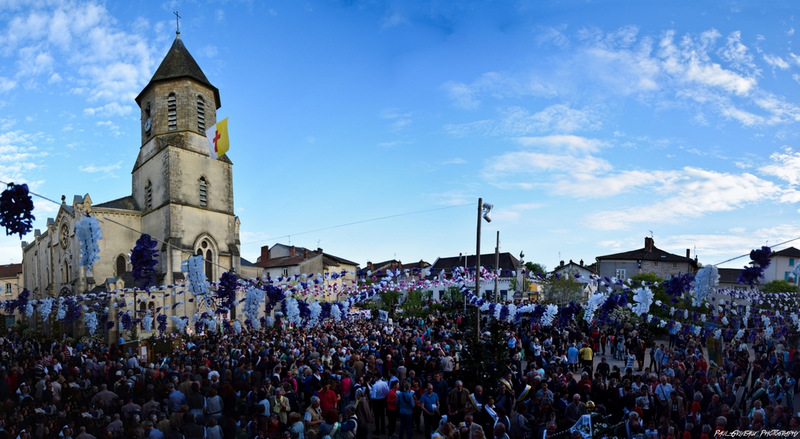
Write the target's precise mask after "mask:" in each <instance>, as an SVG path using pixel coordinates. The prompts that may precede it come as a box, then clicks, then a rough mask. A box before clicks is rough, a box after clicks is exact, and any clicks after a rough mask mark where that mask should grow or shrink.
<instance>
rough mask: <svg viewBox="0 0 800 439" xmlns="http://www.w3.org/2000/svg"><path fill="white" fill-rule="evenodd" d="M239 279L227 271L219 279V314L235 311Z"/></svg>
mask: <svg viewBox="0 0 800 439" xmlns="http://www.w3.org/2000/svg"><path fill="white" fill-rule="evenodd" d="M236 286H237V277H236V275H235V274H233V273H231V272H229V271H226V272H224V273H222V276H221V277H220V278H219V285H217V297H219V298H220V301H221V303H220V306H219V308H218V309H217V312H225V311H229V310H231V309H233V307H235V306H236V305H235V302H236Z"/></svg>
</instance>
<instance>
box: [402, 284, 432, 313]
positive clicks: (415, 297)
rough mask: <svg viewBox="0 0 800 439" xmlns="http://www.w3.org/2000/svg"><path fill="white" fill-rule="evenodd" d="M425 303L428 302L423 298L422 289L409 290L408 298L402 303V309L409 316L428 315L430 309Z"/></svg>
mask: <svg viewBox="0 0 800 439" xmlns="http://www.w3.org/2000/svg"><path fill="white" fill-rule="evenodd" d="M425 305H426V302H425V301H424V300H423V297H422V291H420V290H409V291H408V293H407V294H406V300H405V301H404V302H403V304H402V305H400V309H402V310H403V313H404V314H405V315H407V316H410V317H423V316H426V315H428V309H427V307H426V306H425Z"/></svg>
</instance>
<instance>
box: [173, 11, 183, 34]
mask: <svg viewBox="0 0 800 439" xmlns="http://www.w3.org/2000/svg"><path fill="white" fill-rule="evenodd" d="M173 14H175V33H176V34H177V35H180V34H181V22H180V19H181V16H180V15H178V11H175V12H173Z"/></svg>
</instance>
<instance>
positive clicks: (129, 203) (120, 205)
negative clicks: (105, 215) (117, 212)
mask: <svg viewBox="0 0 800 439" xmlns="http://www.w3.org/2000/svg"><path fill="white" fill-rule="evenodd" d="M94 207H96V208H98V207H104V208H106V209H123V210H136V211H140V210H141V209H140V208H139V206H137V205H136V200H134V199H133V197H132V196H130V195H128V196H127V197H122V198H117V199H116V200H111V201H107V202H105V203H100V204H96V205H95V206H94Z"/></svg>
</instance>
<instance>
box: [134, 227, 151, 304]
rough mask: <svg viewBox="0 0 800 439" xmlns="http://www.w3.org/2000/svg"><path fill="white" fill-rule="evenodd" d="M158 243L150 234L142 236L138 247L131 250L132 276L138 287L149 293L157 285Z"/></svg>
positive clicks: (137, 242)
mask: <svg viewBox="0 0 800 439" xmlns="http://www.w3.org/2000/svg"><path fill="white" fill-rule="evenodd" d="M156 245H158V241H156V240H155V239H152V238H151V237H150V235H148V234H146V233H145V234H142V236H141V237H139V239H137V240H136V246H135V247H134V248H133V249H131V265H132V266H133V269H132V270H131V275H132V276H133V279H134V280H135V281H136V283H137V284H138V286H139V287H140V288H141V289H143V290H145V291H147V290H149V289H150V287H151V286H153V285H154V284H155V283H156V270H155V267H156V264H157V263H158V261H156V257H157V256H158V250H156V249H155V248H156Z"/></svg>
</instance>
